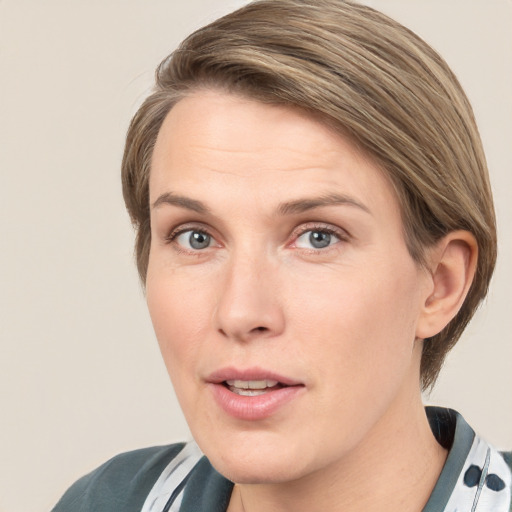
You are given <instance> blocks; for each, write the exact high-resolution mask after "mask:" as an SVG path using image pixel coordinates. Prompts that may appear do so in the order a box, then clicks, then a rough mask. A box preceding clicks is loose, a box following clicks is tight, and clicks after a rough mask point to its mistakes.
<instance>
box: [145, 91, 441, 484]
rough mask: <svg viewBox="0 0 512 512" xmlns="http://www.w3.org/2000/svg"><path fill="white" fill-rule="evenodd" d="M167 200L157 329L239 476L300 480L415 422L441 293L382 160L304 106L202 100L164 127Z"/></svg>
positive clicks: (161, 160)
mask: <svg viewBox="0 0 512 512" xmlns="http://www.w3.org/2000/svg"><path fill="white" fill-rule="evenodd" d="M150 196H151V199H150V200H151V229H152V241H151V251H150V258H149V268H148V277H147V300H148V305H149V310H150V314H151V318H152V320H153V324H154V328H155V332H156V335H157V338H158V341H159V344H160V348H161V351H162V354H163V357H164V360H165V363H166V365H167V368H168V371H169V374H170V376H171V379H172V382H173V384H174V387H175V390H176V393H177V396H178V399H179V401H180V404H181V406H182V408H183V411H184V413H185V416H186V418H187V421H188V423H189V426H190V429H191V431H192V433H193V435H194V438H195V439H196V441H197V442H198V444H199V446H200V447H201V449H202V450H203V451H204V452H205V453H206V455H208V457H209V458H210V460H211V461H212V463H213V464H214V466H215V467H216V468H217V469H218V470H219V471H220V472H221V473H223V474H224V475H225V476H227V477H228V478H230V479H232V480H234V481H237V482H283V481H288V480H294V479H299V478H301V477H303V476H305V475H308V474H311V473H314V472H318V471H322V470H323V469H325V468H328V467H332V466H333V465H336V464H344V463H345V462H347V461H348V460H350V457H352V456H363V454H364V451H365V450H369V449H372V448H371V447H372V443H373V441H372V440H375V439H376V438H378V436H382V435H386V434H385V432H386V430H389V429H393V428H398V427H397V426H404V425H406V422H407V412H408V408H410V405H411V403H412V401H413V400H415V399H416V397H417V396H419V384H418V381H419V361H420V352H421V343H419V342H418V341H417V340H416V332H417V330H418V326H419V325H420V323H421V321H422V308H423V306H424V304H425V302H426V300H427V297H428V296H429V294H430V293H431V289H432V282H431V278H430V277H429V274H428V273H427V272H425V271H423V270H421V269H420V268H419V267H418V266H417V265H416V264H415V262H414V261H413V260H412V259H411V257H410V255H409V253H408V251H407V248H406V245H405V242H404V236H403V230H402V223H401V218H400V211H399V206H398V203H397V200H396V198H395V195H394V192H393V189H392V187H391V185H390V183H389V182H388V180H387V179H386V178H385V177H384V175H383V173H381V172H380V171H379V169H378V168H377V167H376V166H375V164H373V163H372V162H371V161H370V160H369V159H367V158H365V157H364V156H362V155H361V154H360V153H359V152H358V151H357V150H356V149H355V148H354V146H353V145H351V144H350V143H349V142H347V141H346V140H344V139H343V138H341V137H340V136H339V135H336V134H334V133H333V132H332V131H330V130H329V129H328V128H326V127H325V126H324V125H322V124H320V123H319V122H317V121H315V120H313V119H311V118H309V117H307V115H305V114H304V113H302V112H300V111H298V110H293V109H291V108H286V107H281V106H270V105H264V104H262V103H258V102H255V101H251V100H249V99H244V98H241V97H238V96H234V95H229V94H226V93H220V92H215V91H198V92H196V93H195V94H193V95H191V96H189V97H187V98H185V99H183V100H181V101H180V102H179V103H178V104H177V105H176V106H175V107H174V108H173V109H172V110H171V112H170V113H169V115H168V116H167V118H166V120H165V122H164V124H163V126H162V129H161V131H160V133H159V136H158V140H157V143H156V146H155V149H154V154H153V162H152V170H151V179H150Z"/></svg>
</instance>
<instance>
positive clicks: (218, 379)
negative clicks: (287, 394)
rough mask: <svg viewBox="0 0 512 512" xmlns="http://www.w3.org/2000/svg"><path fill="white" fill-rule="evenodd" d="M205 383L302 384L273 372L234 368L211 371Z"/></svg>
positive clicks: (260, 369) (259, 369) (261, 369)
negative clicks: (234, 381)
mask: <svg viewBox="0 0 512 512" xmlns="http://www.w3.org/2000/svg"><path fill="white" fill-rule="evenodd" d="M205 380H206V382H209V383H211V384H220V383H222V382H224V381H227V380H243V381H250V380H275V381H277V382H278V383H279V384H283V385H285V386H303V385H304V383H303V382H300V381H299V380H296V379H293V378H291V377H287V376H284V375H280V374H279V373H276V372H273V371H271V370H265V369H263V368H258V367H254V368H234V367H226V368H220V369H218V370H215V371H213V372H212V373H210V374H209V375H208V376H207V377H206V379H205Z"/></svg>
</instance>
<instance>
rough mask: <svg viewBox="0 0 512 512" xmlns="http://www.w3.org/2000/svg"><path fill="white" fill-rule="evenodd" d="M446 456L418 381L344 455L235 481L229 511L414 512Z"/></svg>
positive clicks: (421, 507) (419, 506)
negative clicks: (298, 470)
mask: <svg viewBox="0 0 512 512" xmlns="http://www.w3.org/2000/svg"><path fill="white" fill-rule="evenodd" d="M400 402H401V403H400ZM397 407H398V408H399V409H400V408H401V409H402V411H400V410H397ZM446 456H447V453H446V451H445V450H444V449H443V448H442V447H441V446H440V445H439V444H438V443H437V441H436V440H435V438H434V436H433V434H432V431H431V429H430V426H429V424H428V420H427V417H426V415H425V411H424V407H423V404H422V402H421V394H420V390H419V387H418V389H417V392H415V393H414V396H413V395H411V393H409V396H406V397H402V399H400V398H399V403H397V404H393V406H392V407H391V408H390V410H389V411H388V412H387V413H386V415H385V416H384V417H382V418H381V419H380V420H379V422H378V423H377V424H376V425H375V426H374V427H373V428H372V431H371V432H370V433H369V435H368V436H367V437H366V438H365V441H364V442H363V443H361V444H360V445H359V446H357V447H355V448H354V449H353V450H352V451H351V452H350V453H348V454H347V455H346V457H344V458H343V460H340V461H337V462H336V463H335V464H333V465H331V466H329V467H324V468H322V470H320V471H317V472H316V473H313V474H309V475H307V476H305V477H303V478H301V479H300V480H297V481H293V482H284V483H271V484H243V485H238V484H237V485H235V488H234V490H233V495H232V499H231V503H230V507H229V509H228V511H229V512H263V511H266V510H273V511H276V512H288V511H290V512H291V511H293V512H306V511H307V512H320V511H325V510H329V511H331V512H338V511H343V512H356V511H357V512H360V511H361V510H365V512H388V511H396V510H401V511H404V512H407V511H410V512H416V511H419V510H422V509H423V507H424V505H425V504H426V502H427V501H428V498H429V496H430V494H431V492H432V489H433V488H434V486H435V483H436V481H437V479H438V477H439V474H440V473H441V470H442V467H443V465H444V462H445V460H446Z"/></svg>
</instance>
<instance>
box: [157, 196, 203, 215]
mask: <svg viewBox="0 0 512 512" xmlns="http://www.w3.org/2000/svg"><path fill="white" fill-rule="evenodd" d="M163 204H171V205H174V206H179V207H180V208H185V209H186V210H192V211H194V212H196V213H202V214H206V213H210V209H209V208H208V207H207V206H206V205H205V204H204V203H202V202H201V201H198V200H197V199H191V198H190V197H186V196H179V195H176V194H173V193H172V192H165V193H164V194H162V195H160V196H159V197H158V199H157V200H156V201H155V202H154V203H153V204H152V206H151V208H158V207H159V206H161V205H163Z"/></svg>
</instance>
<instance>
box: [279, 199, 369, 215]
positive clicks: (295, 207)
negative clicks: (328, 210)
mask: <svg viewBox="0 0 512 512" xmlns="http://www.w3.org/2000/svg"><path fill="white" fill-rule="evenodd" d="M336 205H347V206H355V207H356V208H359V209H361V210H363V211H364V212H366V213H369V214H370V215H371V213H372V212H371V211H370V209H369V208H368V207H367V206H365V205H364V204H363V203H361V202H359V201H358V200H357V199H354V198H353V197H350V196H347V195H345V194H328V195H325V196H321V197H312V198H304V199H297V200H295V201H288V202H286V203H282V204H280V205H279V207H278V209H277V211H278V213H279V214H280V215H293V214H298V213H304V212H307V211H309V210H314V209H315V208H321V207H323V206H336Z"/></svg>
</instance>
